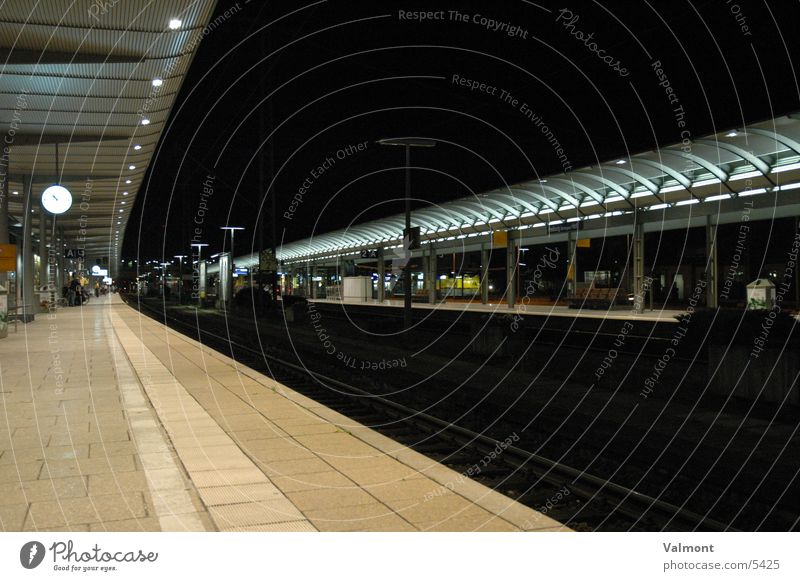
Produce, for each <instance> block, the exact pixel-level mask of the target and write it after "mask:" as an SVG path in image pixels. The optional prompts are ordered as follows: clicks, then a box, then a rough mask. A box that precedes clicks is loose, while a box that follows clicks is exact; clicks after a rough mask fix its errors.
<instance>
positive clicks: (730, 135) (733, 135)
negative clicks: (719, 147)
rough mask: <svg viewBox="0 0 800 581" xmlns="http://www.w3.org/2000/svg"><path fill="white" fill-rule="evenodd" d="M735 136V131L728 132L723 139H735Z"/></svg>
mask: <svg viewBox="0 0 800 581" xmlns="http://www.w3.org/2000/svg"><path fill="white" fill-rule="evenodd" d="M737 135H739V133H737V132H736V131H728V132H727V133H726V134H725V137H736V136H737Z"/></svg>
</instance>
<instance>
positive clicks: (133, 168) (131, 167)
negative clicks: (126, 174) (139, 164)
mask: <svg viewBox="0 0 800 581" xmlns="http://www.w3.org/2000/svg"><path fill="white" fill-rule="evenodd" d="M128 169H129V170H131V171H133V170H135V169H136V166H135V165H133V164H131V165H129V166H128Z"/></svg>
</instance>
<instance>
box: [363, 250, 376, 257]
mask: <svg viewBox="0 0 800 581" xmlns="http://www.w3.org/2000/svg"><path fill="white" fill-rule="evenodd" d="M361 258H378V250H377V249H375V248H372V249H370V250H362V251H361Z"/></svg>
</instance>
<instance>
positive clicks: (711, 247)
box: [706, 216, 719, 309]
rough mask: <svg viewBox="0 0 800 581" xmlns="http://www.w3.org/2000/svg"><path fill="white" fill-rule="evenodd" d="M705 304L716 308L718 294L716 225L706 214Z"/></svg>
mask: <svg viewBox="0 0 800 581" xmlns="http://www.w3.org/2000/svg"><path fill="white" fill-rule="evenodd" d="M706 259H707V261H708V262H707V264H708V266H707V267H706V274H707V275H708V276H707V277H706V306H707V307H708V308H710V309H716V308H717V302H718V298H719V294H718V293H717V280H718V274H719V273H718V272H717V266H718V265H717V226H716V224H713V223H712V221H711V216H706Z"/></svg>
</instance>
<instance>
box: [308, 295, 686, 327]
mask: <svg viewBox="0 0 800 581" xmlns="http://www.w3.org/2000/svg"><path fill="white" fill-rule="evenodd" d="M309 301H310V302H314V303H322V304H334V305H352V306H358V307H362V306H363V307H393V308H398V309H402V308H403V300H402V299H386V300H384V301H383V302H382V303H380V302H378V301H377V300H375V299H371V300H367V301H360V300H350V299H344V300H342V299H309ZM411 306H412V308H414V309H421V310H429V311H431V310H432V311H446V312H470V313H472V312H474V313H486V314H493V315H507V314H509V313H514V314H518V315H521V316H537V317H568V318H572V319H576V318H586V319H602V320H607V321H614V320H620V321H621V320H636V321H645V322H652V323H677V322H678V321H677V319H676V317H678V316H680V315H682V314H684V313H685V312H686V311H682V310H677V309H653V310H644V311H642V312H641V313H636V312H635V311H634V310H633V309H632V308H631V307H626V306H615V307H612V308H609V309H589V308H585V309H571V308H569V307H566V306H561V305H539V304H527V305H523V304H521V303H517V305H516V306H515V307H513V308H509V307H508V305H507V304H506V303H505V302H502V303H498V302H495V303H487V304H483V303H481V302H480V301H444V302H439V303H436V304H430V303H422V302H414V303H412V305H411Z"/></svg>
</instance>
